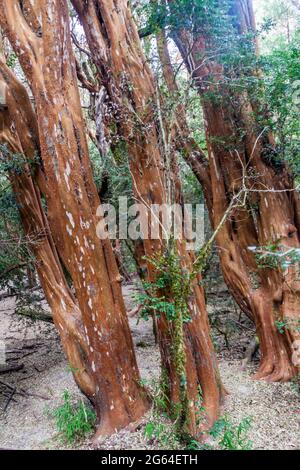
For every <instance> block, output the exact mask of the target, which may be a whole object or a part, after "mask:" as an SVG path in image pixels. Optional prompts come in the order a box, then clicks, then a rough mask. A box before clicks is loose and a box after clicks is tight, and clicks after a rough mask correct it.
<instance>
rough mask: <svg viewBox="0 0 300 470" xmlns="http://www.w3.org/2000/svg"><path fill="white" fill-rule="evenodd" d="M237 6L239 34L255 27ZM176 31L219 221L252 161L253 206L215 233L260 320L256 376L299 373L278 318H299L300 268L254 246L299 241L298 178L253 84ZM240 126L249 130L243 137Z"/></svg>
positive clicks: (234, 284)
mask: <svg viewBox="0 0 300 470" xmlns="http://www.w3.org/2000/svg"><path fill="white" fill-rule="evenodd" d="M231 13H232V14H233V15H234V18H235V20H234V21H235V22H236V24H235V26H236V28H237V30H238V32H239V34H244V33H247V32H250V31H255V20H254V15H253V8H252V2H251V0H247V2H243V7H242V5H241V2H239V1H236V2H235V4H234V6H233V10H232V11H231ZM173 36H174V39H175V42H176V44H177V46H178V48H179V50H180V51H181V53H182V57H183V58H184V61H185V64H186V67H187V69H188V70H189V72H190V74H191V76H192V78H193V80H194V85H195V87H196V88H197V90H198V92H199V94H200V96H201V98H202V107H203V111H204V119H205V123H206V136H207V146H208V150H209V169H210V179H211V188H212V208H211V220H212V221H213V226H214V227H217V226H218V223H219V222H220V220H221V219H222V217H223V214H224V213H225V212H226V209H227V208H228V205H229V204H230V200H231V198H232V196H233V195H234V194H236V193H238V191H239V190H240V189H241V187H242V184H243V181H244V176H245V169H246V178H247V186H248V189H249V188H250V189H251V193H250V196H249V197H248V203H247V204H248V206H247V207H242V208H236V209H235V211H234V213H233V214H232V215H231V217H230V219H229V220H227V222H226V223H225V224H224V225H223V227H222V229H221V230H220V232H219V233H218V235H217V238H216V240H217V245H218V248H219V254H220V261H221V266H222V270H223V276H224V279H225V281H226V283H227V285H228V287H229V290H230V292H231V293H232V295H233V296H234V298H235V299H236V301H237V302H238V304H239V305H240V307H241V308H242V310H243V311H244V312H246V313H247V314H248V315H249V316H250V317H251V318H253V320H254V321H255V324H256V329H257V334H258V336H259V340H260V350H261V364H260V368H259V370H258V372H257V374H256V375H255V377H256V378H264V379H266V380H269V381H285V380H288V379H291V378H292V377H294V376H295V375H296V374H297V368H296V367H295V366H294V365H293V363H292V360H291V358H292V343H293V342H294V341H296V340H297V339H298V338H299V331H297V328H289V329H287V330H286V331H285V332H284V333H283V334H281V333H279V331H278V330H277V328H276V324H275V321H276V320H290V319H291V320H292V322H294V323H296V324H297V322H298V321H299V311H300V309H299V307H300V295H299V294H300V284H299V279H298V276H297V273H296V271H297V269H298V268H297V267H295V266H294V267H291V268H289V269H287V270H286V271H285V272H282V271H281V270H277V269H269V268H266V269H259V268H258V267H257V263H256V261H255V258H254V255H253V254H252V253H250V251H249V250H248V247H249V246H266V245H269V244H271V243H274V242H278V241H280V243H282V244H283V245H284V246H285V247H286V248H287V249H288V248H291V247H293V248H298V247H299V197H298V194H297V192H296V191H295V190H294V183H293V178H292V176H291V174H290V173H289V170H288V168H287V167H286V165H285V164H284V163H283V162H282V163H281V164H280V168H278V167H275V165H273V164H272V161H271V160H272V159H271V158H270V159H269V160H268V154H270V152H271V153H272V152H275V151H276V147H275V143H274V139H273V137H272V135H270V134H266V132H263V129H261V127H260V125H259V124H258V122H257V121H256V120H255V118H254V115H255V112H257V110H258V107H257V103H254V102H253V100H251V98H250V97H249V96H248V95H247V92H246V91H243V92H241V93H239V94H238V93H235V94H233V92H232V91H231V90H230V88H229V87H227V86H226V84H224V81H223V80H222V79H223V78H224V77H223V67H222V65H221V64H219V63H217V62H215V61H213V60H212V59H211V58H209V57H208V55H209V53H208V52H207V48H208V45H207V40H206V38H205V37H204V36H201V35H198V36H197V37H193V36H192V34H190V33H189V32H188V31H179V32H178V31H176V32H174V33H173ZM210 40H211V39H210ZM210 47H211V44H210ZM255 50H256V52H257V44H255ZM207 92H209V93H212V92H213V93H217V96H218V98H219V99H218V100H216V102H212V100H210V99H209V98H208V95H207ZM241 130H242V132H241ZM241 133H242V134H243V135H244V137H243V138H239V135H241ZM222 141H223V143H222ZM224 142H225V144H224Z"/></svg>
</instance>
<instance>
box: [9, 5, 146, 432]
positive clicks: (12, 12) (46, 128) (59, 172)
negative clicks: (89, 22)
mask: <svg viewBox="0 0 300 470" xmlns="http://www.w3.org/2000/svg"><path fill="white" fill-rule="evenodd" d="M0 4H1V13H0V20H1V26H2V27H3V29H4V31H5V33H6V34H7V36H8V38H9V40H10V42H11V45H12V47H13V48H14V50H15V53H16V54H17V56H18V58H19V60H20V63H21V66H22V68H23V70H24V73H25V74H26V77H27V79H28V81H29V83H30V85H31V88H32V92H33V96H34V99H35V104H36V111H37V121H38V133H39V141H40V148H41V158H42V163H43V170H44V175H45V185H46V188H47V189H46V199H47V209H48V214H47V215H48V220H49V224H50V227H51V232H52V234H53V237H54V240H55V244H56V246H57V249H58V252H59V255H60V258H61V259H62V261H63V263H64V265H65V267H66V269H67V270H68V272H69V273H70V276H71V278H72V281H73V284H74V288H75V292H76V298H77V301H78V306H79V309H80V313H81V319H82V324H83V328H84V342H85V345H86V346H85V349H86V362H87V363H88V364H89V372H90V374H91V376H92V378H93V382H94V385H95V393H94V395H93V401H94V403H95V407H96V410H97V414H98V418H99V420H100V424H99V428H98V434H99V435H101V436H105V435H109V434H111V433H114V432H115V431H116V430H118V429H120V428H122V427H124V426H126V425H127V424H129V423H130V422H132V421H135V420H137V419H138V418H140V417H141V415H142V414H143V413H144V412H145V410H146V409H147V407H148V400H147V397H146V396H145V393H144V390H143V388H142V387H141V385H140V377H139V373H138V369H137V364H136V359H135V354H134V350H133V344H132V339H131V335H130V331H129V326H128V321H127V317H126V311H125V307H124V303H123V299H122V295H121V287H120V283H119V281H120V277H119V274H118V271H117V267H116V261H115V258H114V255H113V252H112V247H111V245H110V242H109V241H108V240H106V241H103V243H102V242H100V241H99V239H98V237H97V235H96V223H97V220H96V208H97V207H98V205H99V199H98V195H97V192H96V188H95V185H94V182H93V178H92V172H91V167H90V162H89V154H88V149H87V142H86V137H85V131H84V122H83V117H82V113H81V106H80V99H79V93H78V87H77V83H76V65H75V61H74V57H73V54H72V47H71V41H70V31H69V16H68V9H67V2H66V1H58V0H46V1H42V2H40V1H36V2H35V3H34V7H33V13H34V14H35V17H36V18H38V19H39V21H40V24H39V27H40V33H39V34H37V32H36V30H35V28H33V26H32V22H31V21H30V18H31V17H32V10H31V11H28V10H26V11H25V10H24V4H23V3H20V2H18V1H17V0H13V1H11V0H9V1H8V0H2V1H1V3H0ZM62 307H63V310H66V313H67V306H66V305H64V304H63V305H62Z"/></svg>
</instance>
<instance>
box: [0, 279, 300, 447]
mask: <svg viewBox="0 0 300 470" xmlns="http://www.w3.org/2000/svg"><path fill="white" fill-rule="evenodd" d="M124 294H125V296H126V299H127V304H128V308H129V307H130V303H131V302H130V294H131V287H125V288H124ZM216 303H217V304H218V300H216ZM215 308H217V307H216V304H215V303H214V305H210V310H212V309H215ZM130 326H131V329H132V333H133V339H134V343H135V346H136V352H137V358H138V363H139V367H140V371H141V376H142V378H143V379H145V380H146V381H148V382H151V381H153V380H156V379H157V377H158V375H159V353H158V351H157V348H156V346H155V344H154V339H153V335H152V327H151V324H150V322H145V321H143V320H141V321H140V322H139V323H138V324H137V321H136V319H135V318H134V319H130ZM238 334H239V342H238V343H236V344H238V347H235V348H234V354H233V353H232V352H230V351H228V350H227V349H226V348H225V347H224V344H222V341H221V340H220V339H219V349H220V351H219V359H220V371H221V376H222V380H223V382H224V384H225V386H226V388H227V389H228V391H229V392H230V395H228V397H227V398H226V402H225V404H224V407H223V410H222V414H226V415H228V416H229V417H230V419H231V420H232V421H233V422H234V423H239V422H240V421H241V419H243V418H245V417H250V418H251V419H252V427H251V431H250V433H249V437H250V439H251V440H252V442H253V448H254V449H299V448H300V426H299V424H300V402H299V395H298V394H297V392H296V390H295V389H294V387H293V385H292V384H268V383H266V382H262V381H259V382H258V381H253V380H252V379H251V374H252V373H253V370H254V369H255V367H256V366H255V364H254V365H251V366H249V367H248V368H247V369H246V370H245V371H241V370H240V359H241V357H242V355H243V349H244V346H243V344H245V345H246V344H247V342H248V341H249V333H247V330H245V331H240V332H238ZM1 340H2V341H4V342H5V345H6V351H7V358H8V363H9V364H13V363H16V362H17V363H23V364H24V367H23V369H21V370H20V371H18V372H14V373H9V374H1V375H0V381H1V382H2V384H1V383H0V409H1V411H0V413H1V414H0V448H9V449H53V448H62V444H61V442H60V440H59V436H58V435H57V431H56V429H55V426H54V422H53V418H51V416H50V414H49V411H48V410H51V409H53V408H55V407H57V406H58V405H59V404H61V402H62V394H63V391H64V390H66V389H67V390H69V392H70V393H71V395H72V397H73V398H74V399H75V400H76V399H78V398H80V397H81V394H80V392H79V390H78V389H77V387H76V385H75V383H74V381H73V378H72V374H71V372H70V370H69V368H68V364H67V362H66V360H65V358H64V355H63V353H62V350H61V346H60V342H59V339H58V337H57V334H56V331H55V329H54V327H53V326H52V325H51V324H46V323H44V322H40V321H38V322H32V321H31V320H25V319H21V320H20V318H19V316H17V315H15V314H14V301H13V300H11V299H9V300H6V301H2V302H1V303H0V341H1ZM3 383H5V384H7V385H10V386H13V387H14V386H15V387H16V390H17V391H19V392H21V393H22V394H23V395H20V394H15V395H14V396H13V400H11V401H10V403H9V405H8V407H7V410H6V411H5V412H3V408H4V407H5V405H6V403H7V399H8V395H9V390H8V389H7V388H6V387H5V386H4V385H3ZM33 395H34V396H33ZM35 395H37V396H35ZM147 419H149V415H148V417H146V418H145V422H146V421H147ZM90 447H91V442H90V440H89V439H87V440H86V441H84V442H83V443H81V444H80V445H79V448H90ZM101 448H102V449H153V448H158V445H157V443H155V442H153V441H149V440H148V441H147V439H146V438H145V436H144V429H143V426H141V429H139V430H138V431H136V432H130V431H129V430H125V431H122V432H120V433H119V434H116V435H114V436H111V437H110V438H109V439H106V440H105V441H104V442H103V443H102V444H101Z"/></svg>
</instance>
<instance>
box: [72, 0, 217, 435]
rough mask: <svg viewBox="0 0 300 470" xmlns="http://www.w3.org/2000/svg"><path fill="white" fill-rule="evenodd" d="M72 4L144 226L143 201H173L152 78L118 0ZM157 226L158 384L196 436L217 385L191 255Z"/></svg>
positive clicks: (151, 245) (152, 266) (151, 258)
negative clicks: (162, 302) (123, 154)
mask: <svg viewBox="0 0 300 470" xmlns="http://www.w3.org/2000/svg"><path fill="white" fill-rule="evenodd" d="M72 4H73V6H74V8H75V10H76V12H77V14H78V16H79V19H80V22H81V24H82V26H83V28H84V31H85V36H86V40H87V43H88V46H89V50H90V54H91V56H92V58H93V61H94V63H95V65H96V67H97V71H98V74H99V77H100V82H101V85H102V87H103V88H104V90H105V91H106V101H105V104H106V111H105V113H103V116H104V124H105V127H106V129H107V130H108V131H107V132H108V133H109V134H110V135H109V138H110V140H111V147H112V149H113V148H114V146H115V145H120V141H121V144H122V146H123V147H125V148H126V151H127V152H128V156H129V165H130V170H131V176H132V182H133V191H134V194H135V197H136V199H137V200H138V201H139V202H140V203H141V204H143V206H144V208H145V211H146V213H148V216H149V217H148V223H149V226H148V227H147V228H151V227H150V219H151V216H152V212H151V206H152V205H153V204H159V205H161V204H166V203H171V202H175V201H176V200H177V198H178V192H180V188H178V184H179V181H178V178H177V177H176V172H175V171H174V169H175V167H176V164H175V163H174V160H173V157H172V155H169V151H168V148H169V147H168V145H166V135H165V134H164V123H163V119H162V117H161V115H160V105H159V96H158V94H157V92H156V84H155V80H154V77H153V75H152V73H151V70H150V68H149V65H148V63H147V61H146V58H145V56H144V54H143V51H142V48H141V44H140V39H139V36H138V32H137V28H136V24H135V22H134V21H133V18H132V14H131V12H130V9H129V6H128V2H127V1H125V0H117V1H113V0H103V1H102V0H88V1H86V2H84V3H83V2H81V1H79V0H72ZM112 124H113V125H112ZM115 136H117V139H116V140H117V144H116V143H115V142H114V138H115ZM174 188H175V189H174ZM160 222H161V220H160ZM163 232H164V230H163V229H162V230H160V236H159V237H158V238H157V239H150V238H145V239H144V241H143V245H144V246H143V248H144V252H145V255H146V260H147V268H148V276H149V280H150V281H151V282H152V285H155V286H156V293H157V295H158V296H161V297H163V298H164V299H165V306H166V307H167V306H168V308H166V309H165V310H164V309H163V308H162V309H161V310H160V311H159V316H158V318H157V326H158V343H159V347H160V352H161V361H162V379H163V384H162V386H163V387H164V390H165V394H166V395H167V396H168V399H169V403H168V407H169V410H170V409H171V408H173V411H174V412H175V415H177V416H178V420H177V422H178V424H179V425H180V426H182V430H184V429H185V430H188V432H190V433H192V434H194V435H196V434H197V427H198V424H199V423H198V419H197V416H199V413H200V412H201V408H202V407H203V408H204V409H205V412H204V413H203V416H202V425H204V427H207V426H210V425H211V424H212V423H213V422H214V421H215V420H216V418H217V416H218V413H219V406H220V401H221V398H222V394H223V388H222V385H221V382H220V378H219V373H218V368H217V364H216V358H215V353H214V349H213V345H212V341H211V338H210V331H209V324H208V318H207V312H206V307H205V299H204V292H203V288H202V286H201V277H200V276H199V275H198V273H193V270H194V259H193V257H192V255H191V254H190V253H189V252H188V251H187V250H186V246H185V240H179V241H178V240H177V241H174V240H172V239H169V240H168V239H167V237H166V239H163ZM170 312H171V315H170ZM184 425H185V426H184Z"/></svg>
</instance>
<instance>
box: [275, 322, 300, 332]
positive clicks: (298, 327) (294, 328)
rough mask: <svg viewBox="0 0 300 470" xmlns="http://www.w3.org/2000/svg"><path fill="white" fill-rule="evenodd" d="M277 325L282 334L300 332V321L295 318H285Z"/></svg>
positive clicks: (276, 323)
mask: <svg viewBox="0 0 300 470" xmlns="http://www.w3.org/2000/svg"><path fill="white" fill-rule="evenodd" d="M275 325H276V328H277V330H278V331H279V333H280V334H283V333H284V332H285V331H291V332H294V333H299V332H300V320H299V319H298V320H297V319H294V318H285V319H284V320H276V321H275Z"/></svg>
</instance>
